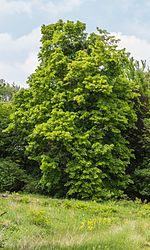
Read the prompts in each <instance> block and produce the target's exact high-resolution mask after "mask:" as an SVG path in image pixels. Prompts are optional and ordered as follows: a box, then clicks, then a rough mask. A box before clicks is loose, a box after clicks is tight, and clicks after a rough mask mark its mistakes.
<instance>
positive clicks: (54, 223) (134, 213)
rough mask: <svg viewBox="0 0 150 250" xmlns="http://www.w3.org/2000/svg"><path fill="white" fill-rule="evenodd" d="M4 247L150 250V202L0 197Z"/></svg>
mask: <svg viewBox="0 0 150 250" xmlns="http://www.w3.org/2000/svg"><path fill="white" fill-rule="evenodd" d="M0 199H1V200H0V206H1V207H0V211H1V212H0V214H3V213H4V212H6V213H5V214H3V215H1V216H0V247H1V249H10V250H13V249H14V250H28V249H29V250H31V249H42V250H46V249H48V250H51V249H55V250H67V249H68V250H85V249H86V250H88V249H89V250H92V249H93V250H96V249H102V250H132V249H134V250H139V249H141V250H149V249H150V204H141V203H140V202H132V201H120V202H114V201H110V202H104V203H95V202H82V201H77V200H57V199H51V198H47V197H43V196H36V195H25V194H11V195H10V194H8V196H7V197H6V198H4V197H2V195H1V198H0Z"/></svg>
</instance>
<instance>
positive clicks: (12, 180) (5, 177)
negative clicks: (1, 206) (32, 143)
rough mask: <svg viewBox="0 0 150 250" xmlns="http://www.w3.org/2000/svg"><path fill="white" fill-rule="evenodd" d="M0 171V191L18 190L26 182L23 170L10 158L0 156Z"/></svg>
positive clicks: (26, 178)
mask: <svg viewBox="0 0 150 250" xmlns="http://www.w3.org/2000/svg"><path fill="white" fill-rule="evenodd" d="M0 173H1V174H0V192H3V191H10V192H13V191H20V190H22V189H23V187H24V186H25V185H26V184H27V182H28V176H27V174H26V173H25V171H24V170H22V169H21V168H20V167H19V165H18V164H16V163H15V162H13V161H12V160H10V159H2V158H0Z"/></svg>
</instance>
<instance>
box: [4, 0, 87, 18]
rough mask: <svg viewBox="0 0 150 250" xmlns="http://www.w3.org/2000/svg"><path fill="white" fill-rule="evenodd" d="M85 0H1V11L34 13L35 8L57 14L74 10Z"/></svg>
mask: <svg viewBox="0 0 150 250" xmlns="http://www.w3.org/2000/svg"><path fill="white" fill-rule="evenodd" d="M84 1H85V0H59V1H58V2H55V1H48V2H44V1H43V0H30V1H28V0H27V1H24V0H0V12H1V13H6V14H15V13H16V14H22V13H24V14H32V13H33V12H35V10H38V11H44V12H47V13H49V14H53V15H57V14H61V13H64V12H68V11H71V10H73V9H74V8H75V7H78V6H80V5H81V4H82V2H84Z"/></svg>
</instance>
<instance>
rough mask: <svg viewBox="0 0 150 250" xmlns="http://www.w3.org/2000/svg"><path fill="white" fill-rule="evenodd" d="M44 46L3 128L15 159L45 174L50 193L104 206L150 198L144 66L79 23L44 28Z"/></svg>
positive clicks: (105, 35)
mask: <svg viewBox="0 0 150 250" xmlns="http://www.w3.org/2000/svg"><path fill="white" fill-rule="evenodd" d="M41 42H42V46H41V49H40V53H39V59H40V65H39V67H38V68H37V69H36V71H35V73H34V74H32V75H31V76H30V77H29V80H28V84H29V88H28V89H26V90H23V89H22V90H20V91H19V92H18V93H17V95H16V97H15V99H14V102H13V108H14V111H13V113H12V115H11V123H10V125H9V127H8V129H6V130H5V133H7V136H11V138H12V141H13V144H12V145H14V147H12V148H13V150H12V152H13V154H12V156H11V158H13V159H14V160H17V161H19V162H20V164H21V165H23V166H24V169H25V170H26V171H27V172H29V173H30V174H31V175H32V176H36V177H37V176H38V178H39V177H40V176H41V175H42V176H41V184H42V185H43V188H44V190H45V192H48V193H49V194H51V195H55V196H68V197H74V198H79V199H94V200H100V199H102V198H105V199H106V198H110V197H119V196H121V195H122V193H123V192H124V191H125V190H126V192H127V193H128V195H129V196H130V197H132V198H134V197H135V196H138V195H139V196H140V197H141V196H143V197H145V198H147V199H148V197H149V194H148V190H149V189H148V188H149V187H148V185H147V184H148V181H149V179H147V172H148V173H149V170H148V167H145V163H144V162H145V161H146V162H147V163H146V164H147V166H149V165H148V164H149V163H148V159H147V158H148V154H147V153H146V152H148V151H147V149H148V148H149V146H148V144H147V149H144V148H143V145H144V140H145V139H144V138H145V137H144V136H143V135H144V134H145V135H146V133H147V132H146V131H145V129H146V126H145V122H144V119H145V118H146V119H149V101H148V96H149V93H148V91H147V89H148V88H147V87H148V83H149V78H148V74H147V73H146V72H145V67H144V64H143V67H140V66H139V64H138V63H137V62H135V61H134V60H133V59H132V58H130V55H129V54H128V53H127V52H126V51H125V50H124V49H122V50H121V49H119V48H118V41H117V40H116V39H115V38H114V37H113V36H110V34H109V33H107V32H106V31H103V30H100V29H97V32H96V33H91V34H89V35H88V34H87V33H86V26H85V24H83V23H81V22H79V21H78V22H76V23H73V22H71V21H67V22H63V21H62V20H60V21H58V22H57V23H55V24H50V25H48V26H45V25H44V26H43V27H42V39H41ZM144 131H145V132H144ZM147 131H148V130H147ZM148 150H149V149H148ZM139 152H140V154H141V155H140V157H139ZM143 164H144V165H143ZM145 175H146V179H145V177H143V176H145ZM141 178H144V183H142V184H141ZM135 184H136V185H135ZM143 185H144V186H143ZM138 189H139V190H138ZM145 192H146V193H145ZM145 194H146V196H145Z"/></svg>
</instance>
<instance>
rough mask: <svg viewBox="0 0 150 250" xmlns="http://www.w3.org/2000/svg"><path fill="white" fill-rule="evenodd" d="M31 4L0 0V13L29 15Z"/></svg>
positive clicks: (13, 0) (20, 0)
mask: <svg viewBox="0 0 150 250" xmlns="http://www.w3.org/2000/svg"><path fill="white" fill-rule="evenodd" d="M31 7H32V5H31V3H30V2H25V1H23V0H19V1H15V0H10V1H9V0H0V12H1V13H7V14H14V13H17V14H21V13H28V14H29V13H30V12H31Z"/></svg>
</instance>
